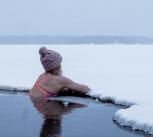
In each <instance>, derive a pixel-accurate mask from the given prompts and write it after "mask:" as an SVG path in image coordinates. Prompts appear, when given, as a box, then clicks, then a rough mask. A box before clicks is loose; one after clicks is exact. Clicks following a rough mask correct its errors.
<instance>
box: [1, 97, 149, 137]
mask: <svg viewBox="0 0 153 137" xmlns="http://www.w3.org/2000/svg"><path fill="white" fill-rule="evenodd" d="M68 98H69V99H70V100H68ZM68 98H65V100H66V101H63V100H64V98H62V99H61V98H56V99H50V100H43V99H41V100H33V99H32V100H31V99H30V98H29V97H28V96H26V95H5V96H4V95H1V96H0V136H1V137H10V136H13V137H138V136H145V137H146V136H147V135H144V134H139V133H137V132H131V130H128V129H125V130H123V128H120V127H118V126H117V125H116V124H115V123H114V122H113V120H112V118H113V115H114V113H115V112H116V111H117V110H118V109H120V107H116V106H114V105H111V104H102V103H100V102H97V101H94V100H91V99H85V98H78V97H68Z"/></svg>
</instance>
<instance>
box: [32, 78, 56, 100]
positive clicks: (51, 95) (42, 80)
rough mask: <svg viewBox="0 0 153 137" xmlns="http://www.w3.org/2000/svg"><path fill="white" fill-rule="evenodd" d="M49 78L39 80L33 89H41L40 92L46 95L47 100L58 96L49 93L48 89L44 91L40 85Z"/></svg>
mask: <svg viewBox="0 0 153 137" xmlns="http://www.w3.org/2000/svg"><path fill="white" fill-rule="evenodd" d="M47 78H48V77H47V76H46V77H43V78H41V79H40V80H38V81H37V82H36V83H35V84H34V86H33V88H38V89H40V91H41V92H42V93H44V95H45V98H48V97H55V96H57V94H56V93H53V92H49V91H47V90H46V89H44V88H43V87H42V86H41V85H40V84H41V83H42V82H44V81H46V79H47Z"/></svg>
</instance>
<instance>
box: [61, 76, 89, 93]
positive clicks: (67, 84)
mask: <svg viewBox="0 0 153 137" xmlns="http://www.w3.org/2000/svg"><path fill="white" fill-rule="evenodd" d="M60 83H61V85H62V87H63V88H68V89H71V90H75V91H79V92H81V93H84V94H86V93H88V92H89V91H90V88H89V87H88V86H86V85H82V84H79V83H76V82H74V81H72V80H70V79H69V78H67V77H64V76H62V77H61V79H60Z"/></svg>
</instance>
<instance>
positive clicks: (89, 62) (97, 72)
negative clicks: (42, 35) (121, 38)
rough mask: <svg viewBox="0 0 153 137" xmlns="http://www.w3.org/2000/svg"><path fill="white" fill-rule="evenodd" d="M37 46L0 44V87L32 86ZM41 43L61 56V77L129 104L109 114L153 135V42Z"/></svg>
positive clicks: (37, 65) (39, 70)
mask: <svg viewBox="0 0 153 137" xmlns="http://www.w3.org/2000/svg"><path fill="white" fill-rule="evenodd" d="M41 46H43V45H1V46H0V62H1V68H0V76H1V79H0V85H1V86H0V88H1V87H4V85H6V86H8V87H7V88H9V87H11V86H12V87H28V88H31V87H32V85H33V84H34V82H35V80H36V79H37V77H38V76H39V75H40V74H41V73H42V72H43V71H44V70H43V68H42V66H41V63H40V61H39V54H38V50H39V48H40V47H41ZM45 46H46V47H47V48H48V49H52V50H56V51H58V52H59V53H60V54H61V55H62V56H63V62H62V67H63V72H64V75H65V76H67V77H69V78H71V79H73V80H74V81H76V82H79V83H82V84H86V85H88V86H89V87H90V88H91V89H92V91H91V94H90V95H91V96H92V97H96V98H100V99H102V100H103V99H109V100H112V101H113V102H114V103H115V104H122V105H127V106H130V107H129V108H127V109H119V110H117V112H114V117H113V118H114V119H115V120H116V121H117V122H118V123H120V124H121V125H122V126H130V127H131V128H132V129H134V130H143V131H145V132H146V133H149V134H153V118H152V116H153V109H152V108H153V107H152V106H153V100H152V97H153V86H152V83H153V54H152V53H153V45H121V44H115V45H92V44H89V45H45ZM148 112H149V113H148Z"/></svg>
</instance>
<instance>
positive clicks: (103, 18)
mask: <svg viewBox="0 0 153 137" xmlns="http://www.w3.org/2000/svg"><path fill="white" fill-rule="evenodd" d="M152 6H153V0H4V1H3V0H0V35H124V36H126V35H127V36H149V37H153V8H152Z"/></svg>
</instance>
